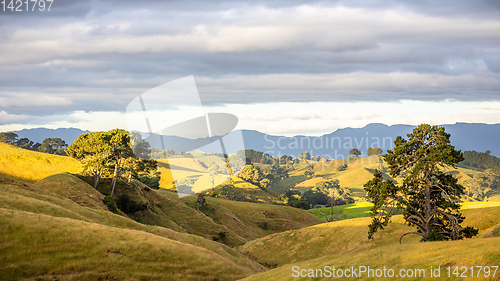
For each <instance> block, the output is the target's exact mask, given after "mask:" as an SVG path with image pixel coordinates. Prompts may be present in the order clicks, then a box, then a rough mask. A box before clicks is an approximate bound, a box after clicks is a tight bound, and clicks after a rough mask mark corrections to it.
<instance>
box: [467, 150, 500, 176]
mask: <svg viewBox="0 0 500 281" xmlns="http://www.w3.org/2000/svg"><path fill="white" fill-rule="evenodd" d="M490 153H491V151H489V150H486V151H485V152H476V151H473V150H472V151H464V158H465V159H464V161H462V162H461V164H463V165H465V166H470V167H475V168H479V169H492V170H494V171H495V172H496V173H500V158H498V157H495V156H493V155H490Z"/></svg>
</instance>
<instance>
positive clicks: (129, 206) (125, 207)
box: [116, 193, 148, 214]
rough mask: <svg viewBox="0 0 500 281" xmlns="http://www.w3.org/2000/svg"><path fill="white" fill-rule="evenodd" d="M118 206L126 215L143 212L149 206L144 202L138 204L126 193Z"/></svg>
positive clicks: (119, 200)
mask: <svg viewBox="0 0 500 281" xmlns="http://www.w3.org/2000/svg"><path fill="white" fill-rule="evenodd" d="M116 205H117V206H118V208H119V209H120V210H121V211H122V212H124V213H126V214H131V213H136V212H139V211H142V210H145V209H147V207H148V206H147V204H145V203H143V202H137V201H135V200H133V199H132V198H131V197H130V196H129V195H128V194H126V193H124V194H122V195H120V197H118V201H117V202H116Z"/></svg>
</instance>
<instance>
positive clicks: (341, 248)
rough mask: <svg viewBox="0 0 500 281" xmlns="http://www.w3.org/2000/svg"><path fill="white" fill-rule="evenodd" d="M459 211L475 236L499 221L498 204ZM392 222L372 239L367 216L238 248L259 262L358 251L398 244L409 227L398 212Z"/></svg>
mask: <svg viewBox="0 0 500 281" xmlns="http://www.w3.org/2000/svg"><path fill="white" fill-rule="evenodd" d="M462 213H463V214H464V215H465V217H466V220H465V221H464V225H465V226H473V227H476V228H478V229H479V230H480V232H479V236H482V235H484V234H485V233H487V232H489V231H491V230H488V229H489V228H491V227H493V226H495V225H497V224H498V223H500V206H496V207H486V208H476V209H466V210H463V211H462ZM392 221H393V222H392V223H391V224H389V225H388V226H387V227H386V228H385V230H383V231H379V232H377V234H376V235H375V237H374V239H373V240H368V238H367V232H368V225H369V224H370V222H371V219H370V218H356V219H349V220H343V221H337V222H331V223H324V224H320V225H315V226H311V227H307V228H303V229H299V230H291V231H286V232H283V233H276V234H272V235H269V236H266V237H263V238H260V239H256V240H253V241H251V242H249V243H247V244H245V245H244V246H242V247H240V250H241V251H242V252H244V253H247V254H249V255H251V256H253V257H256V258H257V260H258V261H259V262H260V263H263V264H278V265H283V264H287V263H292V262H297V261H304V260H308V259H312V258H316V257H319V256H324V255H330V254H332V253H336V254H345V253H355V252H361V251H366V250H369V249H375V248H378V247H382V246H387V245H392V244H398V241H399V237H400V236H401V235H402V234H403V233H405V232H408V231H410V230H412V229H413V228H411V227H409V226H406V225H404V224H403V222H404V221H403V218H402V216H401V215H398V216H394V217H393V219H392ZM419 239H420V238H419V237H418V236H407V237H405V238H403V244H407V243H410V244H411V243H419V242H418V241H419ZM433 243H434V242H433ZM443 243H446V242H443ZM427 244H429V243H427ZM499 258H500V257H499Z"/></svg>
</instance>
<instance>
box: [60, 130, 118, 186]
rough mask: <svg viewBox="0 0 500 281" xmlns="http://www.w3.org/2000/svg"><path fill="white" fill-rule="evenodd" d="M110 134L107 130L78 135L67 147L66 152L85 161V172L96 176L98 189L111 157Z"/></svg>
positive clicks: (95, 183) (95, 184)
mask: <svg viewBox="0 0 500 281" xmlns="http://www.w3.org/2000/svg"><path fill="white" fill-rule="evenodd" d="M109 151H110V147H109V143H108V136H107V134H106V133H105V132H92V133H87V134H82V135H79V136H78V139H77V140H75V141H74V142H73V143H72V144H71V145H69V146H68V148H67V149H66V153H67V154H68V155H69V156H71V157H73V158H76V159H78V160H80V161H81V162H82V163H83V167H84V172H85V173H87V174H89V175H90V176H91V177H93V178H94V188H96V189H97V186H98V185H99V182H100V181H101V177H102V173H103V172H104V170H105V169H106V166H107V164H108V161H109V159H108V157H109Z"/></svg>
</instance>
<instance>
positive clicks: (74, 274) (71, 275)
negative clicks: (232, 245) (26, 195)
mask: <svg viewBox="0 0 500 281" xmlns="http://www.w3.org/2000/svg"><path fill="white" fill-rule="evenodd" d="M0 222H1V225H2V226H3V227H2V228H1V229H0V237H1V238H0V241H2V242H1V247H0V249H1V250H0V253H1V256H2V259H0V264H1V265H0V266H1V267H2V269H3V270H2V271H1V272H0V279H1V280H13V279H18V278H20V277H22V278H29V277H31V278H35V277H37V278H40V277H41V278H47V279H49V278H53V277H55V278H57V279H58V280H85V279H86V280H93V279H99V278H100V279H137V280H138V279H148V280H179V279H188V280H189V279H196V280H214V279H218V280H235V279H238V278H242V277H245V276H248V275H250V274H252V273H255V272H259V271H263V268H262V266H260V265H258V264H256V263H255V262H252V261H250V260H249V259H248V258H246V257H245V256H243V255H241V254H238V253H237V252H235V251H231V250H230V249H225V250H224V251H219V252H218V253H215V252H214V251H210V250H208V249H206V248H203V247H199V246H195V245H192V244H187V243H183V242H179V241H175V240H172V239H169V238H165V237H161V236H158V235H154V234H151V233H146V232H143V231H138V230H131V229H123V228H115V227H110V226H106V225H102V224H98V223H89V222H84V221H80V220H75V219H69V218H60V217H53V216H48V215H44V214H34V213H29V212H24V211H14V210H8V209H3V208H2V209H0ZM206 243H207V244H209V243H213V242H209V241H206ZM220 247H224V246H222V245H221V246H220ZM42 280H43V279H42Z"/></svg>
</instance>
